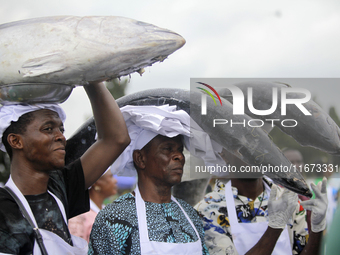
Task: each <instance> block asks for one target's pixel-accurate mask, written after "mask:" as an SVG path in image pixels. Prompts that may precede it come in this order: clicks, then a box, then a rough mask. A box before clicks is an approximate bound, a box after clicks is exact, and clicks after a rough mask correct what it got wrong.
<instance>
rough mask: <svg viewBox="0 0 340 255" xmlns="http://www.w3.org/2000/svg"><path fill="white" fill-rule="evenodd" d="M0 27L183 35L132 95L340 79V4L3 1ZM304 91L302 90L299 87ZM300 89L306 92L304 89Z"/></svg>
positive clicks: (70, 122)
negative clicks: (132, 23) (98, 24)
mask: <svg viewBox="0 0 340 255" xmlns="http://www.w3.org/2000/svg"><path fill="white" fill-rule="evenodd" d="M0 3H1V5H0V6H1V7H0V23H7V22H11V21H16V20H22V19H28V18H35V17H42V16H55V15H77V16H89V15H114V16H124V17H128V18H133V19H136V20H140V21H144V22H148V23H151V24H153V25H156V26H159V27H162V28H167V29H170V30H173V31H174V32H177V33H179V34H180V35H182V36H183V37H184V38H185V39H186V44H185V45H184V47H183V48H181V49H179V50H178V51H176V52H175V53H173V54H172V55H170V56H169V57H168V59H166V60H165V61H164V62H163V63H156V64H154V65H153V66H152V67H149V68H147V69H146V72H145V73H144V74H143V76H142V77H140V76H139V74H133V75H131V79H130V83H129V85H128V90H127V92H128V93H133V92H136V91H140V90H145V89H150V88H156V87H163V88H166V87H171V88H174V87H178V88H187V89H189V85H190V78H199V77H204V78H210V77H212V78H214V77H225V78H273V80H278V78H320V77H322V78H338V77H340V47H339V45H340V33H339V31H340V1H337V0H334V1H332V0H328V1H315V0H314V1H313V0H308V1H307V0H303V1H290V0H289V1H287V0H286V1H272V0H270V1H264V0H257V1H241V0H239V1H226V0H219V1H217V0H211V1H209V2H208V1H206V0H205V1H202V0H171V1H162V0H151V1H150V0H144V1H139V0H124V1H121V0H120V1H116V0H59V1H55V0H54V1H50V0H29V1H28V0H11V1H9V0H0ZM335 84H336V83H332V84H331V85H327V84H326V85H325V84H319V82H311V83H310V84H308V83H307V84H305V85H303V86H306V87H307V88H308V89H309V90H310V91H311V92H312V94H313V96H315V95H316V96H317V98H318V102H319V103H320V104H321V105H322V106H323V107H325V108H328V107H329V106H330V105H336V104H337V107H338V113H340V106H339V103H338V101H339V100H338V96H339V94H340V93H339V92H340V88H339V86H336V85H335ZM299 86H300V85H299ZM301 86H302V85H301ZM62 107H63V108H64V109H65V111H66V113H67V114H68V119H67V120H66V123H65V127H66V136H67V137H69V136H70V135H71V134H72V133H73V132H74V131H75V130H76V129H77V128H78V127H79V126H80V125H81V124H82V123H83V122H84V121H85V119H86V118H87V117H89V116H91V115H92V114H91V109H90V105H89V102H88V100H87V98H86V96H85V94H84V92H83V88H81V87H78V88H76V89H74V91H73V93H72V95H71V97H70V98H69V99H68V100H67V101H66V102H65V103H63V104H62Z"/></svg>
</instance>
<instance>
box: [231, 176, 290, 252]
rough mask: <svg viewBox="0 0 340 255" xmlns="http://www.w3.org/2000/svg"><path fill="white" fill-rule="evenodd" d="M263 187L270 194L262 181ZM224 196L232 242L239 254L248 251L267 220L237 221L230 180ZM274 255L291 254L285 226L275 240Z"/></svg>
mask: <svg viewBox="0 0 340 255" xmlns="http://www.w3.org/2000/svg"><path fill="white" fill-rule="evenodd" d="M264 185H265V189H266V191H267V192H268V195H270V188H269V187H268V185H267V184H266V183H265V182H264ZM225 197H226V203H227V211H228V218H229V223H230V228H231V234H232V237H233V242H234V245H235V248H236V250H237V252H238V253H239V254H240V255H243V254H245V253H246V252H247V251H249V250H250V249H251V248H252V247H253V246H254V245H255V244H256V243H257V242H258V241H259V240H260V238H261V237H262V235H263V234H264V232H265V231H266V229H267V227H268V222H258V223H239V222H238V219H237V216H236V209H235V201H234V196H233V192H232V189H231V182H230V181H229V182H228V183H227V184H226V188H225ZM272 254H275V255H283V254H290V255H291V254H292V247H291V244H290V238H289V233H288V229H287V228H285V229H284V230H283V231H282V233H281V235H280V237H279V239H278V240H277V242H276V245H275V248H274V250H273V253H272Z"/></svg>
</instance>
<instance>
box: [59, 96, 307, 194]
mask: <svg viewBox="0 0 340 255" xmlns="http://www.w3.org/2000/svg"><path fill="white" fill-rule="evenodd" d="M200 96H201V93H199V92H194V91H187V90H183V89H151V90H145V91H141V92H137V93H134V94H130V95H127V96H124V97H121V98H119V99H117V103H118V105H119V107H123V106H125V105H138V106H146V105H156V106H159V105H165V104H169V105H176V106H177V109H178V110H179V109H181V110H184V111H186V112H187V113H188V114H190V116H191V118H192V119H193V120H194V121H195V122H196V123H197V124H198V125H199V126H200V127H201V128H202V129H203V130H204V131H205V132H206V133H207V134H209V136H210V138H211V139H213V140H214V141H215V142H217V143H219V144H220V145H221V146H223V147H224V148H225V149H226V150H228V151H230V152H231V153H233V154H235V155H236V156H238V157H239V158H241V159H242V160H243V161H245V162H247V163H248V164H249V165H255V166H260V165H272V166H282V167H287V168H289V167H290V166H291V163H290V162H289V160H288V159H287V158H286V157H285V156H284V155H283V154H282V152H281V151H280V150H279V149H278V148H277V147H276V146H275V144H273V142H272V141H271V140H270V139H269V137H268V135H267V134H266V133H265V132H264V131H263V130H262V129H261V128H250V127H244V128H240V127H233V128H230V127H227V126H226V125H219V126H216V127H215V128H214V127H213V126H212V125H211V123H212V119H213V118H222V117H223V118H224V117H228V116H231V115H232V105H231V103H229V102H228V101H226V100H225V99H222V101H223V107H220V108H217V107H215V104H214V102H213V100H210V99H209V100H207V107H208V110H209V111H210V113H211V114H209V115H206V116H202V115H201V97H200ZM244 117H245V116H243V118H244ZM247 118H249V119H250V117H247ZM236 121H237V120H236ZM95 134H96V127H95V124H94V120H93V118H91V119H89V120H88V121H87V122H86V123H84V124H83V125H82V126H81V127H80V128H79V129H78V131H76V132H75V134H74V135H73V136H72V137H71V138H70V139H69V140H68V141H67V145H66V158H65V160H66V163H69V162H72V161H73V160H75V159H76V158H78V157H80V156H81V155H82V154H83V153H84V152H85V151H86V149H87V148H88V147H90V146H91V144H92V143H94V141H95ZM267 175H268V176H269V177H270V178H272V179H273V180H274V181H275V182H276V183H278V184H281V185H283V186H285V187H287V188H288V189H291V190H293V191H295V192H298V193H300V194H303V195H305V196H311V192H310V190H309V188H308V186H307V184H306V182H305V180H304V179H303V177H302V175H301V174H300V173H299V172H294V171H291V172H283V171H280V172H276V173H273V172H268V173H267Z"/></svg>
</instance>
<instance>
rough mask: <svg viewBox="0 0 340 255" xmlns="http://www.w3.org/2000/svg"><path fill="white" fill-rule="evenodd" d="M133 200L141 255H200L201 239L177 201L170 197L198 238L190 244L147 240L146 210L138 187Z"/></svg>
mask: <svg viewBox="0 0 340 255" xmlns="http://www.w3.org/2000/svg"><path fill="white" fill-rule="evenodd" d="M135 195H136V196H135V199H136V210H137V218H138V229H139V239H140V249H141V255H147V254H150V255H158V254H162V255H177V254H183V255H202V253H203V252H202V242H201V238H200V236H199V234H198V231H197V229H196V227H195V225H194V224H193V223H192V221H191V220H190V218H189V216H188V215H187V213H186V212H185V211H184V209H183V208H182V206H181V205H180V204H179V203H178V201H177V200H176V199H175V198H174V197H173V196H171V200H172V201H174V202H175V203H177V205H178V206H179V208H180V209H181V210H182V212H183V214H184V215H185V217H186V218H187V220H188V221H189V223H190V225H191V226H192V228H193V229H194V230H195V233H196V235H197V237H198V240H197V241H196V242H192V243H166V242H155V241H150V240H149V232H148V225H147V222H146V210H145V202H144V200H143V198H142V196H141V195H140V192H139V188H138V185H137V186H136V188H135Z"/></svg>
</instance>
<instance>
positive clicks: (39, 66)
mask: <svg viewBox="0 0 340 255" xmlns="http://www.w3.org/2000/svg"><path fill="white" fill-rule="evenodd" d="M62 55H63V54H62V53H61V52H53V53H48V54H45V55H43V56H40V57H37V58H33V59H29V60H27V61H25V62H24V63H23V65H22V68H23V70H22V73H23V74H24V75H23V77H35V76H40V75H43V74H50V73H54V72H58V71H62V70H64V69H65V68H66V65H65V64H64V61H65V60H64V59H63V57H62Z"/></svg>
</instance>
